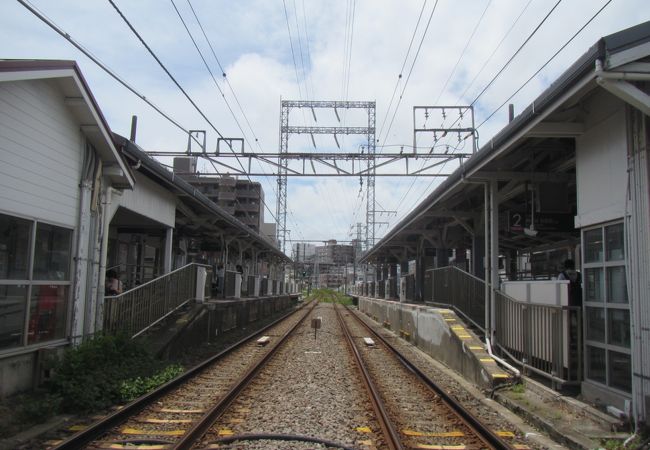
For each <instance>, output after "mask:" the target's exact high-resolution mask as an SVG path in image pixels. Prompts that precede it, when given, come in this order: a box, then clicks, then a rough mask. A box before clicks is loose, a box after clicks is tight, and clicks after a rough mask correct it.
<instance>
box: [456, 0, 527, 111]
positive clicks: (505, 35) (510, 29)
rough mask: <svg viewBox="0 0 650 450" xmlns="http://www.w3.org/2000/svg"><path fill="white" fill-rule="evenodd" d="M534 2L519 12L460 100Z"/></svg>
mask: <svg viewBox="0 0 650 450" xmlns="http://www.w3.org/2000/svg"><path fill="white" fill-rule="evenodd" d="M532 2H533V0H528V2H527V3H526V4H525V5H524V7H523V9H522V10H521V12H520V13H519V15H518V16H517V18H516V19H515V21H514V22H513V23H512V25H510V28H509V29H508V31H506V34H504V35H503V37H502V38H501V40H500V41H499V43H498V44H497V45H496V47H494V50H492V53H490V56H488V57H487V59H486V60H485V62H484V63H483V65H482V66H481V68H480V69H479V71H478V72H476V75H474V78H472V81H471V82H470V83H469V84H468V85H467V87H466V88H465V90H464V91H463V93H462V94H460V97H459V101H460V99H462V98H463V97H464V96H465V94H466V93H467V91H468V90H469V89H470V88H471V87H472V86H473V85H474V83H475V82H476V80H477V79H478V77H479V76H480V75H481V74H482V73H483V70H485V68H486V67H487V65H488V63H489V62H490V61H491V60H492V57H494V55H495V54H496V52H497V51H498V50H499V48H501V45H502V44H503V43H504V42H505V40H506V38H507V37H508V36H509V35H510V32H511V31H512V30H513V29H514V28H515V26H516V25H517V23H518V22H519V19H521V17H522V16H523V15H524V12H526V10H527V9H528V6H529V5H530V4H531V3H532Z"/></svg>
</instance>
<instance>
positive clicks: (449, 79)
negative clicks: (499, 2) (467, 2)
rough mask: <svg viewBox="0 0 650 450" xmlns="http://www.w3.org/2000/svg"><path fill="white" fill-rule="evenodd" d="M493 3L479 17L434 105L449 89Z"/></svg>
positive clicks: (486, 6)
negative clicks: (450, 82)
mask: <svg viewBox="0 0 650 450" xmlns="http://www.w3.org/2000/svg"><path fill="white" fill-rule="evenodd" d="M491 3H492V0H488V2H487V3H486V5H485V8H484V9H483V12H482V13H481V17H479V19H478V21H477V22H476V25H474V29H473V30H472V33H471V34H470V35H469V38H467V42H465V47H463V50H462V51H461V52H460V55H459V56H458V59H457V60H456V64H454V68H453V69H451V72H450V73H449V76H448V77H447V80H446V81H445V84H444V85H443V86H442V89H440V93H439V94H438V96H437V97H436V100H435V101H434V102H433V104H434V105H437V104H438V101H440V97H442V94H444V93H445V89H447V86H448V85H449V81H451V78H452V77H453V76H454V74H455V73H456V69H458V65H459V64H460V62H461V60H462V59H463V56H465V53H466V52H467V48H468V47H469V44H470V43H471V42H472V39H474V35H475V34H476V31H477V30H478V28H479V26H480V25H481V23H482V22H483V18H484V17H485V13H487V11H488V9H489V8H490V4H491Z"/></svg>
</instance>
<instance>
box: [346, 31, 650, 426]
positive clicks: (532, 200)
mask: <svg viewBox="0 0 650 450" xmlns="http://www.w3.org/2000/svg"><path fill="white" fill-rule="evenodd" d="M649 81H650V23H643V24H640V25H638V26H635V27H633V28H630V29H626V30H623V31H620V32H618V33H615V34H612V35H610V36H606V37H603V38H602V39H600V40H599V41H598V42H596V43H595V44H594V45H593V46H592V47H591V48H589V49H588V51H587V52H586V53H585V54H584V55H583V56H582V57H580V58H579V59H578V60H577V61H576V62H575V63H574V64H573V65H571V67H569V68H568V69H567V70H566V71H565V72H564V73H563V74H562V75H561V76H560V77H559V78H558V79H557V80H555V81H554V82H553V83H552V84H551V85H550V87H549V88H548V89H546V91H544V92H543V93H542V94H541V95H540V96H539V97H538V98H536V99H535V100H534V101H533V102H532V103H531V104H530V105H529V106H528V107H527V108H526V109H524V110H523V111H522V112H521V113H520V114H518V115H517V116H516V117H513V118H512V120H511V122H510V123H509V124H508V125H507V126H506V127H505V128H504V129H503V130H501V131H500V132H499V133H497V134H496V135H495V136H494V137H493V138H492V139H490V140H489V141H488V142H486V143H485V144H484V145H483V146H482V148H481V149H480V150H479V151H478V152H477V153H476V154H475V155H474V156H472V157H471V158H469V159H468V160H466V161H465V162H464V163H463V164H462V165H461V166H460V167H459V168H458V169H457V170H456V171H455V172H454V173H453V174H452V175H451V176H450V177H448V178H447V179H446V180H445V181H443V182H442V183H441V184H440V185H439V186H438V187H437V188H436V189H435V190H434V191H433V192H431V194H430V195H428V197H427V198H426V199H425V200H424V201H422V202H421V203H420V204H419V206H418V207H416V208H415V209H414V210H413V211H412V212H411V213H410V214H409V215H408V216H406V217H405V218H404V219H403V220H402V221H401V222H400V223H398V224H397V225H396V226H395V227H394V228H393V229H392V230H390V231H389V232H388V233H387V234H386V235H385V236H384V237H383V239H381V241H380V242H378V243H377V245H375V246H374V247H373V248H372V249H370V250H369V251H368V252H367V253H366V254H365V255H364V256H363V258H362V262H366V263H372V264H374V265H375V267H376V268H377V271H376V272H377V274H376V275H377V276H376V278H375V280H374V281H373V282H369V283H363V284H361V285H359V286H357V292H358V293H359V295H360V301H361V302H363V299H364V298H369V299H377V298H381V299H392V300H399V299H401V300H403V301H412V302H424V303H427V304H431V305H444V306H447V307H451V308H453V309H455V310H456V311H457V312H458V313H460V314H461V315H463V316H464V317H465V318H466V319H467V321H468V322H470V323H473V324H474V325H475V326H476V327H477V329H480V330H481V332H482V333H484V334H485V336H486V337H487V338H488V339H491V343H492V344H493V345H494V346H495V348H496V349H497V351H498V352H499V353H501V354H502V355H505V356H508V357H510V358H511V359H512V360H513V361H515V362H516V363H517V364H518V365H519V366H520V367H526V370H529V371H532V372H533V373H535V374H536V375H538V376H542V377H544V378H546V379H547V380H549V382H551V383H553V385H554V386H556V387H561V386H566V385H573V386H577V387H579V388H580V390H581V393H582V396H583V397H584V398H585V399H586V400H588V401H591V402H594V403H596V404H598V405H600V406H602V407H610V410H613V411H620V412H621V413H622V414H627V415H629V416H630V417H631V418H632V419H634V420H637V421H639V422H645V421H647V420H648V419H649V418H650V410H649V408H650V365H649V361H650V334H649V331H650V329H649V328H648V325H647V324H648V323H650V181H649V177H648V173H649V163H650V159H649V158H648V145H649V142H650V118H649V115H650V96H649V95H648V93H649V92H650V85H649V84H648V82H649ZM567 259H570V260H573V261H574V262H575V265H576V267H577V269H578V270H579V271H580V272H581V275H582V293H581V295H580V298H571V293H570V285H571V283H570V282H569V281H562V280H558V279H557V276H558V274H559V273H560V272H561V271H562V270H563V263H564V261H565V260H567ZM409 262H410V263H411V264H412V263H413V262H415V270H414V273H411V274H409V270H408V269H409V267H408V266H409ZM398 268H399V269H401V270H398ZM398 273H400V274H401V276H400V277H399V278H398ZM580 323H581V324H582V326H580Z"/></svg>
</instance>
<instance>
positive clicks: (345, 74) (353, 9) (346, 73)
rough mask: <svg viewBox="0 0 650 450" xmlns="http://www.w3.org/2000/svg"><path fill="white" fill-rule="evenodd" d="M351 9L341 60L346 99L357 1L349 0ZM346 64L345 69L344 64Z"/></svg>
mask: <svg viewBox="0 0 650 450" xmlns="http://www.w3.org/2000/svg"><path fill="white" fill-rule="evenodd" d="M351 5H352V6H351V8H350V9H351V11H350V31H349V33H348V36H349V39H348V43H347V49H348V50H347V55H346V59H345V61H344V62H343V64H344V69H343V78H344V82H343V83H344V86H345V87H344V89H343V100H345V101H347V100H348V94H349V89H350V72H351V70H352V43H353V42H354V19H355V16H356V9H357V2H356V0H351ZM346 64H347V70H346V68H345V65H346Z"/></svg>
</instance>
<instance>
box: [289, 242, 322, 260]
mask: <svg viewBox="0 0 650 450" xmlns="http://www.w3.org/2000/svg"><path fill="white" fill-rule="evenodd" d="M315 254H316V246H315V245H313V244H307V243H305V242H298V243H296V244H293V245H292V247H291V258H292V259H293V260H294V261H295V262H307V261H311V260H313V259H314V255H315Z"/></svg>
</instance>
